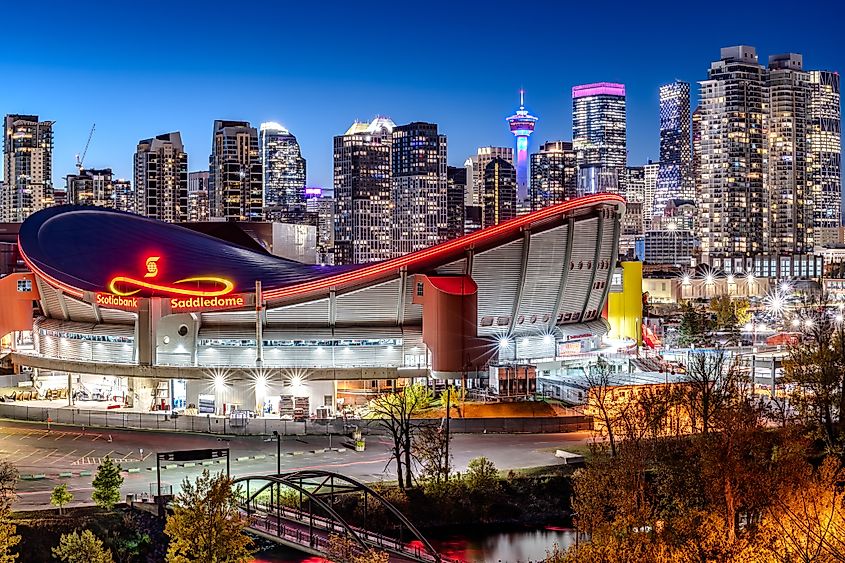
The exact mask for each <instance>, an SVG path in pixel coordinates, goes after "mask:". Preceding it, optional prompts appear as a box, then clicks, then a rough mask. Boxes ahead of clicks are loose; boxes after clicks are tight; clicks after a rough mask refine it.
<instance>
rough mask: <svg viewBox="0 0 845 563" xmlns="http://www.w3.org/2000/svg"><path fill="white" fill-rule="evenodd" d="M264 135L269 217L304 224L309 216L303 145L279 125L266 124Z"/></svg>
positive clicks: (266, 201)
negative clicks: (301, 146) (303, 219)
mask: <svg viewBox="0 0 845 563" xmlns="http://www.w3.org/2000/svg"><path fill="white" fill-rule="evenodd" d="M260 134H261V166H262V170H263V180H264V205H265V208H266V212H267V217H268V218H270V219H273V220H276V221H281V222H300V221H301V220H302V217H303V214H304V212H305V159H304V158H302V154H301V151H300V150H299V143H298V142H297V141H296V137H294V136H293V134H292V133H291V132H290V131H288V130H287V129H285V128H284V127H282V126H281V125H279V124H278V123H273V122H267V123H262V124H261V127H260Z"/></svg>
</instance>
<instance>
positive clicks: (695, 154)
mask: <svg viewBox="0 0 845 563" xmlns="http://www.w3.org/2000/svg"><path fill="white" fill-rule="evenodd" d="M692 183H693V195H694V196H695V197H694V198H693V200H694V201H696V202H699V201H701V107H700V106H698V107H696V108H695V111H693V112H692Z"/></svg>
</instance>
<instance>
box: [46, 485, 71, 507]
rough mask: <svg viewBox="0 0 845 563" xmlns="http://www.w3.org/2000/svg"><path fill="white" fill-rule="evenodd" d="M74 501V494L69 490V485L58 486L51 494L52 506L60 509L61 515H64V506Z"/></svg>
mask: <svg viewBox="0 0 845 563" xmlns="http://www.w3.org/2000/svg"><path fill="white" fill-rule="evenodd" d="M72 500H73V493H71V492H70V491H68V490H67V483H62V484H61V485H56V486H55V487H54V488H53V492H52V493H50V504H52V505H53V506H57V507H58V508H59V514H61V513H62V508H63V507H64V505H66V504H67V503H69V502H70V501H72Z"/></svg>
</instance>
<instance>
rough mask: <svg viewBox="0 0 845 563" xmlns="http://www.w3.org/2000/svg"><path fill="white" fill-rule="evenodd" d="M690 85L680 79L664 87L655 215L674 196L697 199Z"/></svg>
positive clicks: (662, 89)
mask: <svg viewBox="0 0 845 563" xmlns="http://www.w3.org/2000/svg"><path fill="white" fill-rule="evenodd" d="M694 197H695V183H694V181H693V177H692V143H691V139H690V85H689V82H682V81H680V80H676V81H675V82H672V83H671V84H664V85H663V86H661V87H660V171H659V172H658V176H657V190H656V191H655V194H654V208H653V209H652V210H651V211H650V214H651V215H652V216H655V215H660V214H661V213H663V208H664V207H665V206H666V202H667V201H669V200H670V199H675V198H681V199H693V198H694Z"/></svg>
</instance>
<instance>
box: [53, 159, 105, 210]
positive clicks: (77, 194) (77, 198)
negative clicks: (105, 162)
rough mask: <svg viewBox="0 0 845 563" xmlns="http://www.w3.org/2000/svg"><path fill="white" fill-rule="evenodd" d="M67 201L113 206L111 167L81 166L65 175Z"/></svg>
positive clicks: (75, 203) (74, 203) (77, 203)
mask: <svg viewBox="0 0 845 563" xmlns="http://www.w3.org/2000/svg"><path fill="white" fill-rule="evenodd" d="M65 185H66V190H67V200H68V203H70V204H73V205H97V206H100V207H114V206H115V198H114V183H113V181H112V171H111V168H103V169H96V168H83V169H82V170H80V171H79V173H78V174H68V175H67V176H65Z"/></svg>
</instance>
